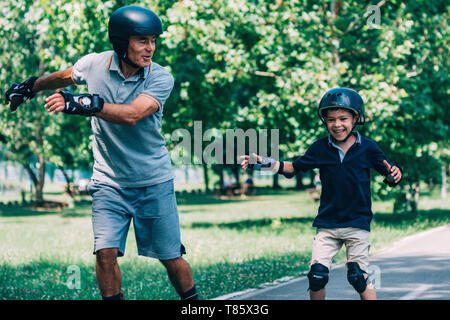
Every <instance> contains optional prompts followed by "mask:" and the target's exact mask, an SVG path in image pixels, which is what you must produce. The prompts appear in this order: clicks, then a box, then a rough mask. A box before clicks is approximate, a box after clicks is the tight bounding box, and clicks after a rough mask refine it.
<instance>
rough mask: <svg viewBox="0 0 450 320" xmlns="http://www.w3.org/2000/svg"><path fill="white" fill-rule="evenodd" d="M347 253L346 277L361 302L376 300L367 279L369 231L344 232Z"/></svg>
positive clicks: (351, 230) (354, 230) (350, 230)
mask: <svg viewBox="0 0 450 320" xmlns="http://www.w3.org/2000/svg"><path fill="white" fill-rule="evenodd" d="M345 246H346V251H347V277H348V280H349V282H350V284H351V285H352V286H353V288H354V289H355V290H356V291H357V292H358V293H359V295H360V298H361V299H362V300H376V298H377V296H376V292H375V289H374V287H373V285H372V283H371V281H370V280H369V279H368V278H369V275H368V274H367V270H368V266H369V249H370V240H369V231H366V230H362V229H357V228H347V229H346V231H345Z"/></svg>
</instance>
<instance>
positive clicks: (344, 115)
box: [325, 109, 357, 142]
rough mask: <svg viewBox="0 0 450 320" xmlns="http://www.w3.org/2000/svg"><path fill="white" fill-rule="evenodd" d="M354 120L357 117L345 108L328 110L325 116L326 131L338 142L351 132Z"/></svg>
mask: <svg viewBox="0 0 450 320" xmlns="http://www.w3.org/2000/svg"><path fill="white" fill-rule="evenodd" d="M356 120H357V117H355V116H354V115H353V114H352V113H351V112H350V111H347V110H345V109H336V110H328V112H327V115H326V117H325V123H326V125H327V130H328V132H329V133H330V135H331V136H332V137H333V138H334V139H335V141H338V142H340V141H343V140H344V139H345V138H346V137H347V136H348V135H349V134H350V133H351V132H352V129H353V126H354V124H355V123H356Z"/></svg>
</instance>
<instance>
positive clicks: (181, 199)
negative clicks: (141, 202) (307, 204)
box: [177, 188, 305, 205]
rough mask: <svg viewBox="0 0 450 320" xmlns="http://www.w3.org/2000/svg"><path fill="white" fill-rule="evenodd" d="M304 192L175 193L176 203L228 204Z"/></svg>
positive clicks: (285, 190)
mask: <svg viewBox="0 0 450 320" xmlns="http://www.w3.org/2000/svg"><path fill="white" fill-rule="evenodd" d="M296 192H298V193H300V192H305V191H301V190H287V189H280V190H273V189H271V188H258V189H257V191H256V194H255V195H252V196H247V197H246V198H241V197H240V196H215V195H214V194H177V203H178V205H210V204H230V203H239V202H247V201H253V200H263V199H262V198H261V197H263V196H270V195H287V194H292V193H296Z"/></svg>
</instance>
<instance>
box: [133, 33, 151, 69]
mask: <svg viewBox="0 0 450 320" xmlns="http://www.w3.org/2000/svg"><path fill="white" fill-rule="evenodd" d="M155 44H156V36H131V37H130V40H129V42H128V58H129V59H130V60H131V61H132V62H133V63H135V64H136V65H138V66H139V67H142V68H144V67H148V66H149V65H150V63H151V62H152V57H153V53H154V52H155Z"/></svg>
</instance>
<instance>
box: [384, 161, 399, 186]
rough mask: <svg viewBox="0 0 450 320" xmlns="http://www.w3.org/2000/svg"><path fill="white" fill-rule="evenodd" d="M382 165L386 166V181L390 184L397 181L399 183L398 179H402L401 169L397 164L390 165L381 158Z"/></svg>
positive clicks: (394, 183)
mask: <svg viewBox="0 0 450 320" xmlns="http://www.w3.org/2000/svg"><path fill="white" fill-rule="evenodd" d="M383 163H384V165H385V166H386V168H387V170H388V172H389V175H388V176H387V177H386V179H387V181H388V182H387V183H388V184H389V185H390V186H392V185H391V184H393V185H396V184H397V183H399V181H400V180H401V179H402V171H401V170H400V169H399V167H397V166H392V167H391V165H390V164H389V163H388V162H387V161H386V160H383Z"/></svg>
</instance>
